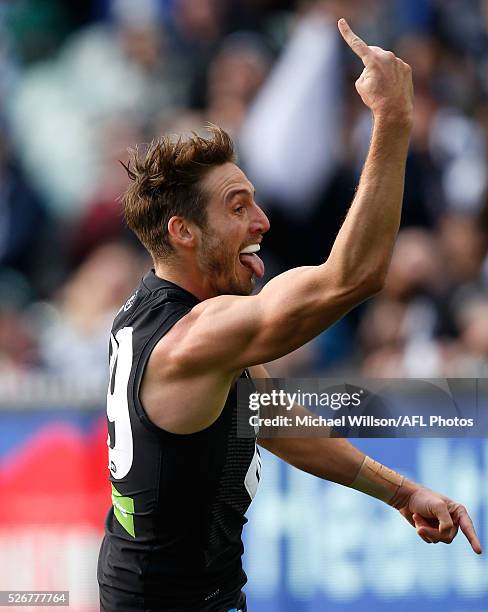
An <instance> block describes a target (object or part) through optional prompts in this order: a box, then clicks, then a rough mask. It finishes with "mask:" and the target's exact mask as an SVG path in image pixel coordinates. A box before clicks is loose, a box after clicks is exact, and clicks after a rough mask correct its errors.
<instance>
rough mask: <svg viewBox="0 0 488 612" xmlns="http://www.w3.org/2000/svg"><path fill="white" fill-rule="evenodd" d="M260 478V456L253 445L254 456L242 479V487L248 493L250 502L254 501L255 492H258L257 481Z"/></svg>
mask: <svg viewBox="0 0 488 612" xmlns="http://www.w3.org/2000/svg"><path fill="white" fill-rule="evenodd" d="M260 478H261V455H260V454H259V449H258V447H257V446H256V445H254V455H253V458H252V461H251V464H250V465H249V468H248V470H247V473H246V477H245V478H244V486H245V487H246V491H247V492H248V493H249V497H250V498H251V500H253V499H254V496H255V495H256V491H257V490H258V484H259V479H260Z"/></svg>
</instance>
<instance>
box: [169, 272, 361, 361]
mask: <svg viewBox="0 0 488 612" xmlns="http://www.w3.org/2000/svg"><path fill="white" fill-rule="evenodd" d="M359 301H360V300H359V299H358V297H357V295H356V294H354V292H352V291H350V290H348V288H347V287H345V286H344V285H341V284H340V283H338V282H336V281H335V279H334V278H333V275H332V274H331V273H329V271H328V270H327V267H326V266H325V265H323V266H308V267H303V268H294V269H292V270H288V271H287V272H284V273H283V274H280V275H279V276H277V277H275V278H274V279H272V280H271V281H270V282H269V283H267V284H266V285H265V286H264V287H263V289H262V291H261V292H260V293H259V294H258V295H255V296H230V295H223V296H219V297H216V298H212V299H209V300H205V301H204V302H202V303H200V304H198V305H197V306H196V307H195V308H194V309H193V310H192V311H191V312H190V313H189V314H188V315H187V316H186V317H184V318H183V319H181V320H180V321H179V322H178V323H177V324H176V325H175V326H174V328H173V329H172V330H171V337H172V344H173V346H174V347H175V351H176V352H177V354H178V357H179V358H180V359H181V360H182V363H185V364H186V367H189V365H190V364H192V367H194V368H214V367H217V368H222V369H224V370H228V371H237V370H239V369H241V368H245V367H249V366H253V365H257V364H260V363H263V362H264V363H266V362H268V361H273V360H274V359H278V358H279V357H282V356H283V355H286V354H287V353H289V352H291V351H293V350H295V349H297V348H298V347H300V346H302V345H303V344H305V343H306V342H308V341H309V340H311V339H312V338H314V337H315V336H316V335H318V334H319V333H320V332H322V331H323V330H324V329H327V327H329V326H330V325H331V324H332V323H334V322H335V321H337V320H338V319H339V318H340V317H341V316H343V315H344V314H345V313H346V312H347V311H348V310H349V309H350V308H351V307H352V306H353V305H354V304H356V303H358V302H359ZM173 340H174V342H173Z"/></svg>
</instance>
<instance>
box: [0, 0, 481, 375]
mask: <svg viewBox="0 0 488 612" xmlns="http://www.w3.org/2000/svg"><path fill="white" fill-rule="evenodd" d="M340 16H344V17H346V18H348V19H349V21H350V23H351V25H352V26H353V28H354V29H355V30H356V31H357V32H358V33H359V34H360V35H361V36H362V37H363V38H364V39H365V40H366V41H367V42H368V43H370V44H376V45H379V46H382V47H383V48H386V49H391V50H393V51H394V52H395V53H397V55H399V56H400V57H402V59H404V60H405V61H407V62H408V63H409V64H410V65H411V66H412V68H413V75H414V85H415V91H416V106H415V125H414V130H413V135H412V140H411V147H410V153H409V157H408V164H407V178H406V189H405V204H404V212H403V217H402V229H401V232H400V235H399V238H398V241H397V245H396V249H395V252H394V254H393V260H392V264H391V268H390V271H389V274H388V278H387V282H386V287H385V290H384V291H383V292H382V293H381V294H379V295H378V296H377V297H375V298H374V299H372V300H369V301H368V302H366V303H365V304H363V305H361V306H360V307H359V308H357V309H355V310H354V311H353V312H352V313H350V314H349V315H348V316H347V317H345V318H344V319H343V320H342V321H340V322H339V323H337V324H336V325H334V326H333V327H332V328H331V329H329V330H327V331H326V332H324V334H322V335H321V336H320V337H319V338H317V339H316V340H315V341H314V342H312V343H310V344H309V345H307V346H306V347H304V348H303V349H300V350H299V351H297V352H296V353H293V354H292V355H290V356H287V357H286V358H284V359H283V360H280V362H279V363H275V364H272V365H271V366H270V369H271V371H272V372H273V373H275V374H276V375H280V376H285V375H295V376H297V375H305V374H307V375H311V374H331V373H333V374H334V375H335V374H337V373H339V372H347V373H351V372H354V373H361V374H363V375H367V376H374V377H423V378H425V377H444V376H450V377H464V376H465V377H471V376H485V375H486V372H487V370H488V368H487V367H486V363H487V361H486V360H487V357H488V256H487V254H488V241H487V240H488V190H487V176H488V175H487V169H488V163H487V155H488V152H487V144H488V1H487V0H409V1H408V2H406V1H405V0H342V1H340V0H138V1H137V2H134V1H132V0H92V1H91V2H90V1H85V2H81V1H79V2H78V1H73V2H69V3H66V2H62V1H61V0H42V1H41V0H0V373H5V372H6V373H9V372H39V371H45V372H47V373H51V374H55V375H60V376H63V375H73V373H74V372H76V373H77V375H78V376H79V377H80V378H82V379H83V380H87V381H88V380H94V381H98V380H104V377H105V376H106V360H107V342H108V340H107V337H108V332H109V328H110V323H111V320H112V318H113V316H114V314H115V313H116V312H117V310H118V309H119V308H120V306H121V305H122V304H123V303H124V301H125V299H126V297H127V296H128V295H130V293H131V290H132V288H133V287H134V286H135V285H136V284H137V283H138V281H139V278H140V276H141V275H142V274H143V273H144V271H145V269H146V268H148V267H149V266H150V260H149V259H148V257H147V255H145V253H144V252H143V250H142V249H141V248H140V247H139V245H138V244H137V241H136V240H135V238H134V237H133V236H132V235H131V234H130V233H129V232H128V230H127V229H126V228H125V227H124V224H123V222H122V218H121V214H120V206H119V203H118V199H117V198H118V196H119V195H120V194H121V193H122V192H123V191H124V188H125V185H126V183H127V175H126V173H125V172H124V169H123V168H122V166H121V165H120V164H119V163H118V160H126V158H127V147H129V146H132V145H133V144H135V143H142V142H148V141H150V140H151V139H152V138H153V137H154V136H158V135H161V134H162V133H165V132H181V131H187V130H191V129H194V130H201V129H202V126H203V125H204V124H205V122H206V121H212V122H214V123H217V124H219V125H221V126H222V127H224V128H225V129H226V130H228V131H229V132H230V133H231V135H232V136H233V137H234V139H235V141H236V143H237V148H238V151H239V159H240V164H241V165H242V167H243V168H244V170H245V171H246V172H247V173H248V175H249V177H250V179H251V180H252V181H253V182H254V184H255V186H256V188H257V193H258V200H259V203H260V204H261V205H262V206H263V208H264V209H265V210H266V212H267V213H268V215H269V217H270V220H271V231H270V232H269V234H268V235H267V236H266V238H265V241H264V243H263V259H264V261H265V263H266V265H267V272H266V277H265V280H267V279H269V278H270V277H272V276H274V275H276V274H277V273H279V272H281V271H283V270H285V269H287V268H290V267H292V266H297V265H310V264H316V263H320V262H321V261H323V260H324V259H326V257H327V255H328V253H329V251H330V248H331V245H332V243H333V241H334V238H335V235H336V233H337V231H338V229H339V227H340V225H341V223H342V221H343V219H344V217H345V214H346V212H347V209H348V207H349V205H350V202H351V200H352V198H353V197H354V190H355V186H356V184H357V181H358V179H359V175H360V171H361V167H362V164H363V162H364V159H365V155H366V152H367V147H368V143H369V137H370V130H371V118H370V115H369V112H368V111H367V109H365V107H364V106H363V105H362V103H361V100H360V99H359V97H358V96H357V94H356V92H355V89H354V81H355V79H356V78H357V77H358V76H359V73H360V71H361V65H360V62H359V60H358V59H357V58H356V57H355V56H354V55H353V54H352V53H351V52H350V50H349V49H348V48H347V47H346V46H345V45H344V44H343V42H342V41H341V40H340V38H339V35H338V32H337V28H336V21H337V19H338V17H340Z"/></svg>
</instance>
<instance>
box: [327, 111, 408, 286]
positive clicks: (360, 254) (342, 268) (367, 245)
mask: <svg viewBox="0 0 488 612" xmlns="http://www.w3.org/2000/svg"><path fill="white" fill-rule="evenodd" d="M409 135H410V121H409V119H408V118H405V119H403V120H400V119H399V120H397V121H391V122H387V121H386V120H381V119H378V120H377V121H375V124H374V127H373V134H372V139H371V145H370V149H369V153H368V157H367V160H366V162H365V165H364V169H363V172H362V175H361V179H360V182H359V186H358V189H357V192H356V196H355V198H354V201H353V203H352V205H351V208H350V210H349V212H348V214H347V217H346V220H345V221H344V223H343V225H342V227H341V230H340V231H339V233H338V235H337V238H336V241H335V243H334V246H333V248H332V251H331V253H330V256H329V258H328V260H327V263H326V264H325V265H326V266H332V267H333V268H334V269H335V271H336V274H337V276H338V278H339V279H343V282H344V283H348V284H350V283H354V282H359V283H361V282H363V281H364V282H366V281H371V279H373V280H374V281H375V282H377V283H378V285H379V286H381V283H382V281H383V280H384V276H385V274H386V271H387V269H388V265H389V262H390V258H391V253H392V250H393V246H394V243H395V238H396V235H397V233H398V228H399V225H400V217H401V209H402V200H403V188H404V180H405V163H406V157H407V152H408V142H409Z"/></svg>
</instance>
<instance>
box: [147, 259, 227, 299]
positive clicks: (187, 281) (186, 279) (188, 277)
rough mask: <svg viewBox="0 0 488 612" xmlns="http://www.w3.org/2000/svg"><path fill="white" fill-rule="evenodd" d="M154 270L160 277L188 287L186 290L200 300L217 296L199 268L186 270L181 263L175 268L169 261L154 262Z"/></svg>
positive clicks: (182, 286) (184, 287) (183, 287)
mask: <svg viewBox="0 0 488 612" xmlns="http://www.w3.org/2000/svg"><path fill="white" fill-rule="evenodd" d="M154 271H155V272H156V276H159V278H163V279H165V280H168V281H170V282H171V283H174V284H175V285H178V286H179V287H181V288H182V289H186V291H189V292H190V293H192V294H193V295H194V296H195V297H197V298H198V299H199V300H200V301H203V300H208V299H209V298H212V297H215V293H214V292H213V291H212V289H211V287H210V286H209V285H208V282H206V279H205V277H204V276H203V275H202V273H201V272H200V271H199V270H186V269H184V267H183V266H181V265H179V267H178V269H175V267H174V266H172V265H171V264H169V263H162V262H154Z"/></svg>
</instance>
